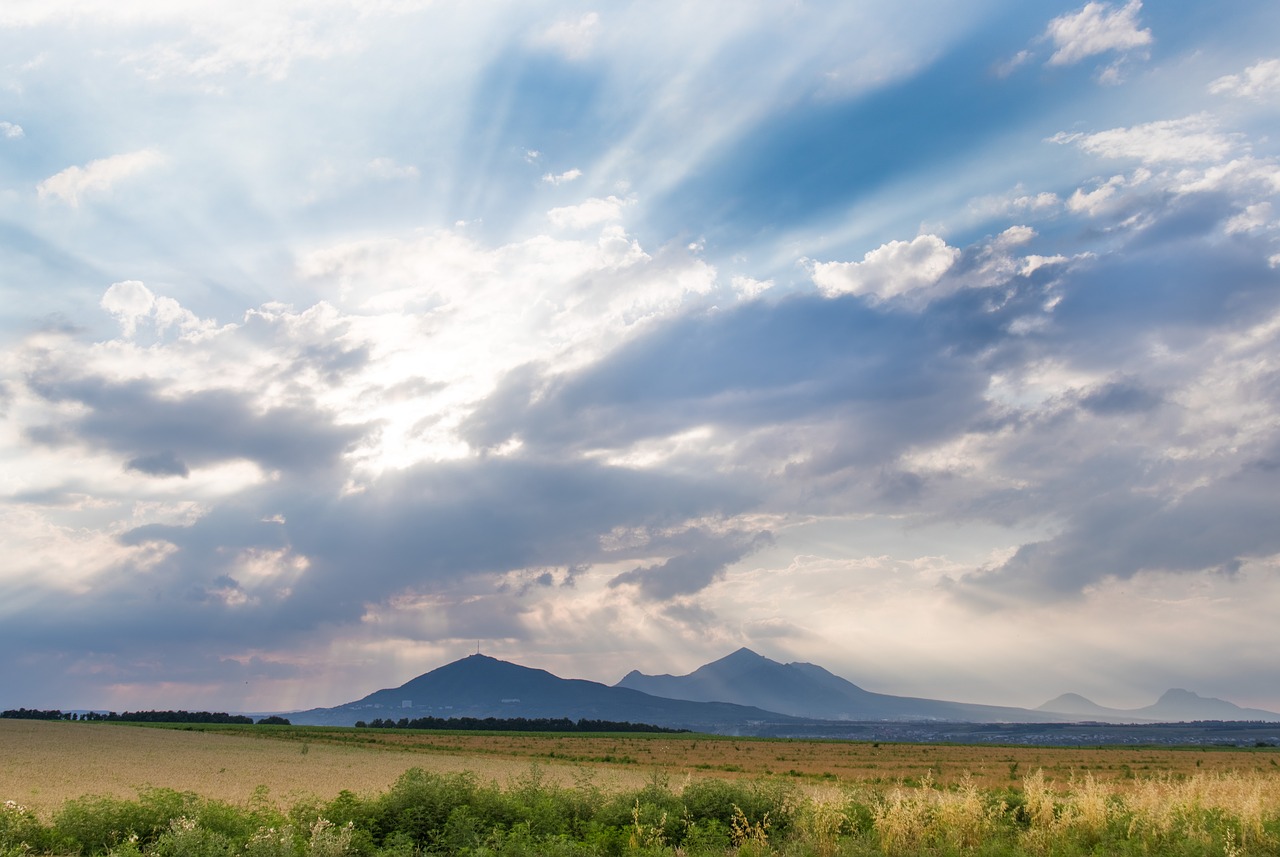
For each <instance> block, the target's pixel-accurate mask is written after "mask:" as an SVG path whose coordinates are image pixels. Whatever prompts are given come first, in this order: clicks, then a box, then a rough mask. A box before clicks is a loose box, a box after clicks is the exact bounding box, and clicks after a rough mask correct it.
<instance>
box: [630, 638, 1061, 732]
mask: <svg viewBox="0 0 1280 857" xmlns="http://www.w3.org/2000/svg"><path fill="white" fill-rule="evenodd" d="M615 687H619V688H631V689H632V690H641V691H644V692H645V693H650V694H653V695H654V696H666V697H670V698H672V699H686V700H692V701H698V702H731V703H735V704H738V705H751V706H756V707H759V708H765V709H768V710H770V711H777V712H779V713H782V714H789V715H791V716H793V717H802V718H809V719H817V720H937V721H954V722H1000V723H1027V722H1031V723H1034V722H1049V721H1051V720H1054V719H1055V717H1054V715H1052V714H1050V713H1046V712H1041V711H1030V710H1028V709H1025V708H1013V707H1008V706H999V705H975V704H971V703H964V702H947V701H943V700H937V699H920V698H915V697H907V696H890V695H887V694H883V693H873V692H871V691H868V690H863V689H862V688H860V687H858V686H857V685H856V684H853V683H852V682H850V681H847V680H846V679H843V678H840V677H839V676H837V675H833V674H832V673H830V672H828V671H827V670H825V669H823V668H822V667H820V666H817V665H815V664H808V663H790V664H782V663H778V662H777V661H773V660H770V659H769V658H766V657H763V656H761V655H758V654H756V653H755V652H753V651H751V650H750V649H746V648H743V649H738V650H737V651H736V652H734V653H732V654H730V655H726V656H725V657H723V658H721V659H720V660H718V661H712V662H711V663H709V664H706V665H704V666H701V667H698V669H696V670H694V671H693V672H691V673H689V674H688V675H682V676H673V675H645V674H644V673H641V672H639V671H636V670H633V671H631V672H629V673H627V675H626V676H624V677H623V678H622V680H621V681H619V682H618V683H617V685H615ZM1057 719H1061V718H1057Z"/></svg>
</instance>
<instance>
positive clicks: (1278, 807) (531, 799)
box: [0, 723, 1280, 857]
mask: <svg viewBox="0 0 1280 857" xmlns="http://www.w3.org/2000/svg"><path fill="white" fill-rule="evenodd" d="M0 726H2V728H0V857H19V855H39V854H51V855H73V854H82V855H111V857H241V855H243V856H244V857H348V856H349V857H378V855H388V857H390V855H397V857H415V855H429V854H441V855H454V854H456V855H466V857H507V855H510V857H532V855H551V857H701V855H716V857H730V856H731V857H766V855H778V857H789V855H795V857H809V855H813V857H837V855H850V857H852V855H871V854H902V855H912V854H939V855H944V854H955V855H962V854H991V855H1021V854H1028V855H1064V857H1066V855H1083V854H1135V855H1136V854H1143V855H1163V854H1168V855H1201V854H1204V855H1209V854H1214V855H1224V857H1236V855H1262V854H1280V765H1277V764H1276V759H1277V756H1278V754H1277V753H1276V752H1275V751H1274V750H1272V749H1261V750H1257V751H1252V750H1235V751H1227V750H1223V751H1221V752H1219V751H1215V750H1209V751H1204V750H1199V749H1197V750H1181V751H1179V750H1168V749H1160V750H1153V749H1151V748H1106V749H1103V748H1026V747H1020V748H1014V747H989V746H988V747H961V746H948V745H927V746H926V745H884V746H879V745H875V744H861V745H858V744H851V743H849V742H793V741H751V740H744V739H724V738H714V737H708V736H686V737H682V738H678V739H673V738H665V737H653V738H634V737H628V736H598V737H592V738H584V737H582V736H554V735H552V736H534V735H518V734H510V735H485V736H467V735H459V734H456V733H455V734H445V733H435V734H429V733H417V734H414V735H397V734H395V733H394V732H384V731H383V730H378V733H379V734H377V735H369V734H368V733H367V732H362V731H358V730H338V729H328V730H326V729H313V728H301V729H298V728H281V729H278V730H276V729H275V728H274V727H269V728H268V731H263V728H262V727H254V728H253V731H252V732H251V733H237V732H235V731H234V730H231V731H227V730H223V729H221V728H218V729H213V730H191V729H187V728H183V729H180V730H178V729H150V728H148V729H141V728H133V727H128V726H119V725H97V724H84V725H79V724H74V723H71V724H42V725H31V724H0ZM831 771H836V772H838V774H836V775H833V774H831V773H830V772H831ZM27 796H34V797H35V798H36V800H35V801H30V800H28V799H27ZM55 796H56V798H57V799H56V800H54V799H53V798H54V797H55Z"/></svg>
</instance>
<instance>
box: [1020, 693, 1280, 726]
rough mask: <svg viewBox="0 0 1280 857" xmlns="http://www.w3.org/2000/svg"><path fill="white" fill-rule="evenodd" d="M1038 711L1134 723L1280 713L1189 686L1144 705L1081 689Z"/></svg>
mask: <svg viewBox="0 0 1280 857" xmlns="http://www.w3.org/2000/svg"><path fill="white" fill-rule="evenodd" d="M1037 710H1038V711H1055V712H1062V713H1065V714H1073V715H1079V716H1082V717H1088V718H1090V719H1096V720H1112V721H1120V722H1132V723H1140V722H1146V723H1180V722H1191V721H1195V720H1264V721H1268V722H1280V714H1277V713H1276V712H1274V711H1264V710H1263V709H1261V708H1241V707H1240V706H1238V705H1236V704H1235V703H1233V702H1227V701H1226V700H1225V699H1215V698H1213V697H1206V696H1200V695H1199V694H1197V693H1192V692H1191V691H1189V690H1182V689H1181V688H1174V689H1171V690H1166V691H1165V692H1164V693H1163V694H1161V696H1160V698H1159V699H1158V700H1156V701H1155V702H1154V703H1152V704H1151V705H1145V706H1143V707H1142V708H1107V707H1105V706H1102V705H1098V704H1097V703H1096V702H1093V701H1092V700H1090V699H1086V698H1085V697H1083V696H1081V695H1080V694H1078V693H1064V694H1063V695H1062V696H1058V697H1054V698H1053V699H1051V700H1049V701H1048V702H1046V703H1045V704H1044V705H1041V706H1040V707H1039V708H1038V709H1037Z"/></svg>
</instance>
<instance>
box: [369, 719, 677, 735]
mask: <svg viewBox="0 0 1280 857" xmlns="http://www.w3.org/2000/svg"><path fill="white" fill-rule="evenodd" d="M356 728H357V729H366V728H368V729H455V730H465V731H470V732H484V731H489V732H665V733H677V732H688V731H689V730H688V729H668V728H667V727H665V726H654V725H653V724H650V723H631V722H628V721H619V720H588V719H586V718H585V717H584V718H581V719H579V720H577V721H573V720H570V719H569V718H568V717H485V718H479V717H448V718H444V717H415V718H414V719H412V720H410V719H409V718H408V717H401V718H400V719H399V720H391V719H390V718H388V719H385V720H384V719H383V718H381V717H379V718H378V719H376V720H371V721H369V722H368V723H366V722H364V721H363V720H357V721H356Z"/></svg>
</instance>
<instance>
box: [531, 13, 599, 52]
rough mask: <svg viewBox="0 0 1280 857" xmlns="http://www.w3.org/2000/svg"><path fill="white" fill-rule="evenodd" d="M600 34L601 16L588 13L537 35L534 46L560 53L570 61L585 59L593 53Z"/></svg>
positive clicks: (534, 38)
mask: <svg viewBox="0 0 1280 857" xmlns="http://www.w3.org/2000/svg"><path fill="white" fill-rule="evenodd" d="M599 33H600V15H599V14H597V13H596V12H588V13H587V14H586V15H583V16H582V17H581V18H578V19H577V20H572V21H557V22H556V23H554V24H552V25H551V26H550V27H548V28H546V29H545V30H542V31H541V32H539V33H538V34H536V35H535V36H534V37H533V39H532V42H533V44H534V45H537V46H539V47H544V48H550V49H551V50H555V51H558V52H559V53H561V54H563V55H564V56H565V57H567V58H568V59H573V60H576V59H583V58H584V57H586V56H587V55H588V54H590V53H591V48H592V47H593V46H594V45H595V41H596V37H597V36H598V35H599Z"/></svg>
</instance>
